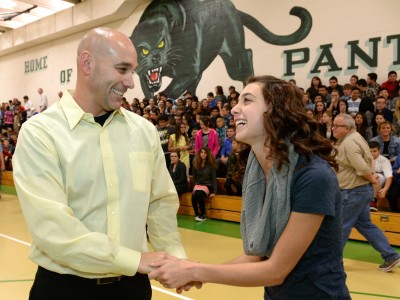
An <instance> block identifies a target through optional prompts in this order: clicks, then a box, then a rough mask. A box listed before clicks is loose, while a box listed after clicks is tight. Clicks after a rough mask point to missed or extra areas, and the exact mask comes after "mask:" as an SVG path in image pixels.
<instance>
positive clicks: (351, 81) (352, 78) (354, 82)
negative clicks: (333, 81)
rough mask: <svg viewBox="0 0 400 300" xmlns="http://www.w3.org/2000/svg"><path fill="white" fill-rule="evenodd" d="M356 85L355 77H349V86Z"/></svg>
mask: <svg viewBox="0 0 400 300" xmlns="http://www.w3.org/2000/svg"><path fill="white" fill-rule="evenodd" d="M356 83H357V78H355V77H350V84H351V85H356Z"/></svg>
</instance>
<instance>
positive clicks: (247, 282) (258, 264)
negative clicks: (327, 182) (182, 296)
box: [149, 212, 324, 288]
mask: <svg viewBox="0 0 400 300" xmlns="http://www.w3.org/2000/svg"><path fill="white" fill-rule="evenodd" d="M323 219H324V216H323V215H317V214H305V213H297V212H292V213H291V215H290V218H289V222H288V224H287V226H286V228H285V230H284V231H283V233H282V235H281V237H280V238H279V241H278V243H277V244H276V246H275V249H274V251H273V253H272V255H271V257H270V258H269V259H268V260H264V261H258V259H259V258H256V257H251V256H243V255H242V256H240V257H239V258H237V259H236V260H234V261H233V262H232V263H228V264H222V265H221V264H220V265H211V264H202V263H194V262H190V261H186V260H175V261H173V262H168V261H160V262H157V263H155V264H154V265H152V266H153V267H159V268H158V269H156V270H155V271H153V272H151V273H150V274H149V278H151V279H153V278H156V279H157V280H158V281H160V282H161V283H162V284H163V285H164V286H166V287H169V288H174V287H181V286H184V285H185V284H186V283H188V282H202V283H206V282H211V283H220V284H227V285H234V286H247V287H254V286H274V285H280V284H282V283H283V282H284V281H285V278H286V277H287V276H288V274H289V273H290V272H291V271H292V270H293V268H294V267H295V266H296V265H297V263H298V262H299V260H300V258H301V257H302V256H303V254H304V253H305V251H306V250H307V248H308V247H309V246H310V244H311V242H312V241H313V240H314V237H315V236H316V234H317V232H318V229H319V227H320V226H321V223H322V221H323Z"/></svg>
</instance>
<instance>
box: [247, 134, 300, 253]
mask: <svg viewBox="0 0 400 300" xmlns="http://www.w3.org/2000/svg"><path fill="white" fill-rule="evenodd" d="M287 144H288V146H289V162H290V163H289V165H286V164H284V165H283V166H282V168H281V170H280V171H278V170H277V169H276V166H275V164H273V165H272V168H271V171H270V174H269V176H268V182H267V184H266V182H265V181H266V178H265V175H264V172H263V170H262V169H261V166H260V164H259V163H258V160H257V158H256V157H255V155H254V153H253V151H251V152H250V155H249V158H248V161H247V166H246V172H245V175H244V180H243V205H242V216H241V225H240V228H241V234H242V239H243V248H244V252H245V253H246V254H247V255H257V256H266V257H270V256H271V254H272V250H273V249H274V247H275V245H276V243H277V241H278V239H279V237H280V236H281V234H282V232H283V230H284V228H285V226H286V224H287V222H288V220H289V215H290V185H291V182H292V177H293V171H294V169H295V167H296V164H297V160H298V157H299V155H298V154H297V153H296V152H295V151H294V147H293V145H292V144H291V143H290V142H287Z"/></svg>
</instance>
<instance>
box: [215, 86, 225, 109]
mask: <svg viewBox="0 0 400 300" xmlns="http://www.w3.org/2000/svg"><path fill="white" fill-rule="evenodd" d="M215 100H216V101H217V102H218V101H221V102H222V103H223V104H225V103H226V102H228V99H227V98H226V96H225V95H224V90H223V88H222V86H220V85H217V86H216V87H215Z"/></svg>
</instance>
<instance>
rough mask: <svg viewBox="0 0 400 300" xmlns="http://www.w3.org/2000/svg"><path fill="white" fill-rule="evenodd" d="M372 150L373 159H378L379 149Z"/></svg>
mask: <svg viewBox="0 0 400 300" xmlns="http://www.w3.org/2000/svg"><path fill="white" fill-rule="evenodd" d="M370 150H371V154H372V157H373V158H374V159H377V158H378V156H379V149H378V148H370Z"/></svg>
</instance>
